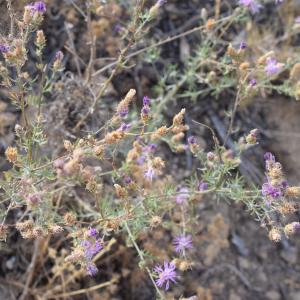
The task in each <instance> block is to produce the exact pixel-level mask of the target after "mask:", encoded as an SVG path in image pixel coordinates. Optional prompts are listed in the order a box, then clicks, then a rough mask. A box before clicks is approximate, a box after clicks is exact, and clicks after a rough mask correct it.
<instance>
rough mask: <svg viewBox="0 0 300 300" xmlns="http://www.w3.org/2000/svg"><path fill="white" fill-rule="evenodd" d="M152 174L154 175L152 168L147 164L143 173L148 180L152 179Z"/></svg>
mask: <svg viewBox="0 0 300 300" xmlns="http://www.w3.org/2000/svg"><path fill="white" fill-rule="evenodd" d="M154 175H155V172H154V169H153V168H152V167H151V166H149V167H148V169H147V170H146V172H145V174H144V177H145V179H146V180H149V181H152V180H153V177H154Z"/></svg>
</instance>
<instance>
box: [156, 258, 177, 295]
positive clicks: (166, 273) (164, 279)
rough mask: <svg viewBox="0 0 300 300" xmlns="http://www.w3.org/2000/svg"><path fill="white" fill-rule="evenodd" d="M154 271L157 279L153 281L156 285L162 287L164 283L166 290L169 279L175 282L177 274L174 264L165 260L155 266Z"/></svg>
mask: <svg viewBox="0 0 300 300" xmlns="http://www.w3.org/2000/svg"><path fill="white" fill-rule="evenodd" d="M154 271H155V272H156V273H157V275H158V279H157V280H155V283H156V285H157V286H158V287H162V286H163V285H164V284H165V285H166V287H165V289H166V291H167V290H168V289H169V287H170V281H172V282H173V283H175V284H176V283H177V282H176V280H175V279H176V277H177V275H176V271H175V265H174V264H172V263H169V262H167V261H165V262H164V265H163V266H160V265H158V266H156V267H155V268H154Z"/></svg>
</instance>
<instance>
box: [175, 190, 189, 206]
mask: <svg viewBox="0 0 300 300" xmlns="http://www.w3.org/2000/svg"><path fill="white" fill-rule="evenodd" d="M188 198H189V190H188V189H187V188H185V187H183V188H181V189H180V190H179V191H178V195H177V196H176V199H175V200H176V203H177V204H183V203H184V202H186V201H187V199H188Z"/></svg>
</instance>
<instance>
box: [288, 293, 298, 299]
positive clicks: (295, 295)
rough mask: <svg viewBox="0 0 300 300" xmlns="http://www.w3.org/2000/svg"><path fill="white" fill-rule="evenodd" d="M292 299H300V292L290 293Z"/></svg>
mask: <svg viewBox="0 0 300 300" xmlns="http://www.w3.org/2000/svg"><path fill="white" fill-rule="evenodd" d="M289 299H290V300H300V292H294V293H291V294H290V297H289Z"/></svg>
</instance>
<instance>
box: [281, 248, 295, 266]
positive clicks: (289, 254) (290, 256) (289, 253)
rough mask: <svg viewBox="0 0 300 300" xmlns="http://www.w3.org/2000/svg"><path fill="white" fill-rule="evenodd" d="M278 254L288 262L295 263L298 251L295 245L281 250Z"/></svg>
mask: <svg viewBox="0 0 300 300" xmlns="http://www.w3.org/2000/svg"><path fill="white" fill-rule="evenodd" d="M280 256H281V257H282V258H283V259H284V260H285V261H286V262H288V263H290V264H295V263H297V261H298V251H297V248H296V247H290V248H288V249H286V250H283V251H281V253H280Z"/></svg>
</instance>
